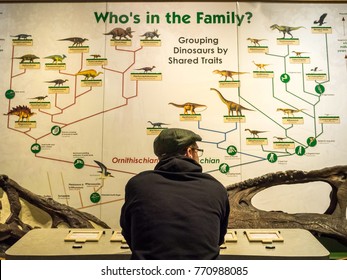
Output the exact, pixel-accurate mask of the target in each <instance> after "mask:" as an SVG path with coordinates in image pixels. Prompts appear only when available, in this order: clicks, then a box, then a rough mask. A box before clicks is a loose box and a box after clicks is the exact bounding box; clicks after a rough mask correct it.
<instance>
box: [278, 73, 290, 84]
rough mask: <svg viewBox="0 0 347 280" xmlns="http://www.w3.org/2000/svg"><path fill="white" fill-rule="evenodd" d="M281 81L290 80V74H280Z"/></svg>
mask: <svg viewBox="0 0 347 280" xmlns="http://www.w3.org/2000/svg"><path fill="white" fill-rule="evenodd" d="M280 79H281V82H282V83H285V84H286V83H288V82H289V81H290V76H289V75H288V74H287V73H284V74H282V75H281V76H280Z"/></svg>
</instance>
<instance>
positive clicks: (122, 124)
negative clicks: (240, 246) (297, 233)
mask: <svg viewBox="0 0 347 280" xmlns="http://www.w3.org/2000/svg"><path fill="white" fill-rule="evenodd" d="M1 2H3V1H1ZM38 2H39V1H34V2H32V3H15V2H13V3H1V4H0V22H1V24H0V65H1V69H2V71H1V82H0V115H1V121H0V131H1V134H0V139H1V146H0V149H1V155H2V156H1V159H0V173H1V174H6V175H8V176H9V177H10V178H12V179H13V180H15V181H17V182H18V183H19V184H20V185H21V186H23V187H25V188H27V189H29V190H30V191H32V192H33V193H35V194H39V195H43V196H45V197H50V198H53V199H54V200H56V201H58V202H60V203H64V204H67V205H69V206H72V207H74V208H76V209H79V210H81V211H87V212H90V213H91V214H93V215H96V216H97V217H99V218H100V219H101V220H103V221H105V222H106V223H108V224H109V225H110V226H111V227H119V224H118V220H119V211H120V208H121V206H122V204H123V201H124V187H125V184H126V182H127V181H128V180H129V179H130V178H131V177H132V176H134V175H136V174H138V173H139V172H142V171H144V170H148V169H153V168H154V167H155V165H156V163H157V158H156V157H155V155H154V153H153V149H152V146H153V140H154V138H155V137H156V135H158V133H159V132H160V131H161V130H162V129H165V128H172V127H181V128H186V129H191V130H194V131H195V132H197V133H198V134H200V135H201V136H202V138H203V141H202V142H201V143H200V144H199V146H200V147H201V148H202V149H204V155H203V156H202V157H201V158H200V164H201V165H202V167H203V172H206V173H209V174H211V175H212V176H214V177H215V178H217V179H218V180H220V181H221V182H222V183H223V185H225V186H227V185H230V184H233V183H236V182H240V181H243V180H246V179H250V178H254V177H257V176H261V175H264V174H266V173H270V172H277V171H285V170H307V171H309V170H314V169H321V168H324V167H330V166H335V165H344V164H345V162H346V161H345V158H346V156H347V150H346V147H345V143H346V140H347V139H346V138H347V135H346V133H345V131H346V122H345V118H346V102H347V100H346V95H345V91H346V88H347V87H346V86H347V81H346V71H347V60H346V58H347V56H346V55H347V53H346V50H347V36H346V23H345V18H346V15H347V4H346V3H337V2H339V1H334V3H330V2H328V3H314V2H301V1H299V2H300V3H298V2H295V3H292V2H291V1H287V2H283V3H277V2H272V1H271V2H270V1H266V2H262V1H259V2H252V1H240V2H207V1H206V2H205V1H201V2H197V1H191V2H185V1H178V2H180V3H179V5H177V2H161V1H153V2H99V1H95V2H71V3H58V2H49V3H48V2H47V3H46V2H45V3H38ZM318 2H320V1H318ZM187 103H190V106H185V105H188V104H187ZM230 104H231V108H230V110H229V107H228V106H229V105H230ZM192 109H194V110H192ZM105 168H106V169H107V172H109V173H110V174H109V175H111V176H107V177H105V176H103V174H102V173H103V172H104V171H105ZM330 191H331V188H330V186H328V185H326V184H324V183H315V184H307V185H298V186H282V187H280V188H271V190H267V191H266V192H263V193H261V194H259V195H257V196H256V197H255V198H254V203H255V204H256V206H257V207H259V208H261V209H264V210H282V211H286V212H288V213H302V212H303V213H305V212H310V213H312V212H314V213H324V211H325V209H326V207H327V205H329V194H330ZM3 199H4V197H3ZM1 219H6V215H2V216H1ZM1 222H3V221H1Z"/></svg>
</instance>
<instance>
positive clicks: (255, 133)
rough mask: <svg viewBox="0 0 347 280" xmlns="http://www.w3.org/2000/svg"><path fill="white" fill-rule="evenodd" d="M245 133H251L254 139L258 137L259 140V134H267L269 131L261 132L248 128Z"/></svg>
mask: <svg viewBox="0 0 347 280" xmlns="http://www.w3.org/2000/svg"><path fill="white" fill-rule="evenodd" d="M245 131H249V132H250V133H251V135H252V136H253V138H255V137H258V138H259V135H258V134H259V133H265V132H267V131H259V130H251V129H248V128H246V129H245Z"/></svg>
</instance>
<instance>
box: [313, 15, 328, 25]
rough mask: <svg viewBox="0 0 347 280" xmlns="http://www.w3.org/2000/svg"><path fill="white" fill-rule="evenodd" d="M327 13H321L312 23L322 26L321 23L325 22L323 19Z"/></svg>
mask: <svg viewBox="0 0 347 280" xmlns="http://www.w3.org/2000/svg"><path fill="white" fill-rule="evenodd" d="M327 15H328V14H327V13H324V14H322V15H321V16H320V17H319V20H315V21H314V22H313V23H314V24H318V25H319V26H322V25H323V24H325V23H326V22H325V21H324V20H325V18H326V16H327Z"/></svg>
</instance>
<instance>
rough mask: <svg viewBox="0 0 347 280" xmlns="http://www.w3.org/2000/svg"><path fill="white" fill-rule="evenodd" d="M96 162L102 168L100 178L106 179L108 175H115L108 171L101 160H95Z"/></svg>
mask: <svg viewBox="0 0 347 280" xmlns="http://www.w3.org/2000/svg"><path fill="white" fill-rule="evenodd" d="M94 162H95V163H96V164H97V165H99V166H100V168H101V170H100V171H98V172H99V173H100V174H101V175H100V179H106V178H107V177H114V176H113V175H112V174H111V173H110V172H108V171H107V167H106V166H105V165H104V164H103V163H101V162H100V161H97V160H94Z"/></svg>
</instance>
